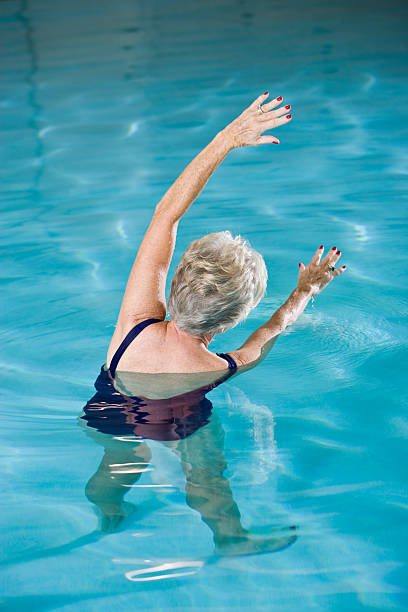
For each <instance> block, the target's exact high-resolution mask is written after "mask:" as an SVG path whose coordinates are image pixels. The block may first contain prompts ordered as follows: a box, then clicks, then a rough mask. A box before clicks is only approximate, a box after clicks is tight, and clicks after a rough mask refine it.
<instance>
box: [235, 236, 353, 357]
mask: <svg viewBox="0 0 408 612" xmlns="http://www.w3.org/2000/svg"><path fill="white" fill-rule="evenodd" d="M322 255H323V246H321V247H319V248H318V249H317V251H316V253H315V255H314V256H313V259H312V261H311V262H310V263H309V264H308V265H307V266H305V265H303V264H302V263H300V264H299V278H298V284H297V287H296V289H294V291H292V293H291V294H290V296H289V298H288V299H287V300H286V302H285V303H284V304H282V306H281V307H280V308H278V310H277V311H276V312H275V313H274V314H273V315H272V317H271V318H270V319H269V321H267V322H266V323H264V325H261V327H259V328H258V329H257V330H256V331H254V333H253V334H252V335H251V336H249V338H248V340H247V341H246V342H245V343H244V344H243V345H242V346H241V347H240V348H239V349H237V350H236V351H233V352H229V353H228V354H229V355H231V356H232V357H233V358H234V359H235V361H236V362H237V365H238V366H250V367H253V366H255V365H257V364H258V363H259V362H260V361H262V359H264V357H265V356H266V355H267V353H268V352H269V350H270V348H271V346H272V345H273V343H274V341H275V340H276V338H277V337H278V335H279V334H280V333H282V332H283V331H284V330H285V329H286V328H287V327H288V326H289V325H291V324H292V323H294V322H295V321H296V319H297V318H298V317H299V315H301V314H302V312H303V311H304V309H305V308H306V306H307V304H308V303H309V301H310V299H311V298H312V297H313V296H314V295H317V294H318V293H320V292H321V291H322V290H323V289H324V288H325V287H327V285H328V284H329V283H330V282H331V281H332V280H333V279H334V278H336V277H337V276H339V275H340V274H342V273H343V272H344V271H345V269H346V266H342V267H341V268H337V269H334V266H335V264H336V263H337V261H338V260H339V258H340V256H341V252H340V251H338V250H337V249H336V247H333V248H332V249H330V251H329V252H328V253H327V255H326V257H324V258H323V259H322Z"/></svg>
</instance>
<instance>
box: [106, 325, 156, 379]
mask: <svg viewBox="0 0 408 612" xmlns="http://www.w3.org/2000/svg"><path fill="white" fill-rule="evenodd" d="M160 321H161V319H146V321H142V322H141V323H138V324H137V325H135V326H134V327H133V328H132V329H131V330H130V332H129V333H128V334H127V336H126V337H125V339H124V340H123V342H122V343H121V344H120V346H119V348H118V350H117V351H116V353H115V354H114V356H113V357H112V360H111V364H110V366H109V372H110V374H111V376H112V378H114V376H115V372H116V368H117V367H118V363H119V360H120V358H121V357H122V355H123V353H124V352H125V351H126V349H127V347H128V346H129V344H130V343H131V342H132V340H134V339H135V338H136V336H137V335H138V334H140V332H141V331H142V330H144V328H145V327H147V326H148V325H151V324H152V323H159V322H160Z"/></svg>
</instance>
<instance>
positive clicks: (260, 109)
mask: <svg viewBox="0 0 408 612" xmlns="http://www.w3.org/2000/svg"><path fill="white" fill-rule="evenodd" d="M258 113H263V114H265V111H264V110H262V106H261V105H260V104H258Z"/></svg>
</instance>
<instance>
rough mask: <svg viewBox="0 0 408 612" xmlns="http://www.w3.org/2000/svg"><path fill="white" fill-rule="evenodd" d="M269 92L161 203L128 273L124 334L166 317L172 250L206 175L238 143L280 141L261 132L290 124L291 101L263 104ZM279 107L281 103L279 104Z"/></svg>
mask: <svg viewBox="0 0 408 612" xmlns="http://www.w3.org/2000/svg"><path fill="white" fill-rule="evenodd" d="M267 97H268V93H267V92H266V93H265V94H263V95H262V96H259V97H258V98H256V100H254V101H253V102H252V104H251V105H250V106H249V107H248V108H246V109H245V110H244V111H243V112H242V113H241V115H239V117H237V118H236V119H234V121H232V122H231V123H230V124H229V125H227V126H226V127H225V128H224V129H223V130H222V131H221V132H219V133H218V134H217V135H216V136H215V138H214V139H213V140H212V141H211V142H210V143H209V144H208V145H207V146H206V147H205V149H203V150H202V151H201V152H200V153H199V154H198V155H197V156H196V157H195V158H194V159H193V161H192V162H190V164H189V165H188V166H187V167H186V169H185V170H184V171H183V172H182V173H181V174H180V176H179V177H178V178H177V180H176V181H175V182H174V184H173V185H172V186H171V187H170V188H169V189H168V191H167V192H166V193H165V194H164V196H163V197H162V199H161V200H160V202H159V203H158V204H157V206H156V208H155V211H154V214H153V218H152V220H151V222H150V225H149V227H148V229H147V231H146V234H145V236H144V238H143V241H142V244H141V245H140V248H139V251H138V253H137V256H136V259H135V262H134V264H133V267H132V270H131V272H130V276H129V280H128V283H127V286H126V291H125V295H124V298H123V302H122V305H121V309H120V313H119V318H118V324H117V328H119V330H118V333H119V334H120V335H122V334H123V333H126V331H127V330H128V329H130V327H132V326H133V325H135V324H136V323H138V322H139V321H142V320H143V319H146V318H149V317H154V318H158V319H164V318H165V316H166V299H165V288H166V278H167V273H168V270H169V266H170V262H171V258H172V255H173V252H174V247H175V242H176V235H177V227H178V222H179V220H180V219H181V217H182V216H183V215H184V213H185V212H186V211H187V210H188V208H189V207H190V206H191V204H192V203H193V202H194V200H195V199H196V198H197V196H198V195H199V194H200V192H201V191H202V189H203V188H204V186H205V184H206V183H207V181H208V179H209V178H210V176H211V175H212V173H213V172H214V170H215V169H216V168H217V167H218V166H219V164H220V163H221V162H222V160H223V159H224V158H225V157H226V155H227V154H228V153H229V152H230V151H231V150H232V149H234V148H236V147H242V146H256V145H259V144H269V143H276V144H278V143H279V141H278V139H277V138H275V137H274V136H270V135H264V136H263V135H262V134H263V132H265V131H267V130H270V129H272V128H274V127H277V126H279V125H282V124H284V123H287V122H288V121H290V119H291V117H292V116H291V115H288V114H287V112H288V110H289V109H290V106H288V105H287V106H279V105H280V104H281V102H282V98H281V97H278V98H275V99H274V100H272V101H271V102H268V103H265V104H263V105H262V108H261V106H260V105H261V104H262V103H264V102H265V101H266V99H267ZM278 106H279V108H277V107H278Z"/></svg>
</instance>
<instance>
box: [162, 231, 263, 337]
mask: <svg viewBox="0 0 408 612" xmlns="http://www.w3.org/2000/svg"><path fill="white" fill-rule="evenodd" d="M267 278H268V273H267V271H266V266H265V262H264V259H263V257H262V255H261V254H260V253H258V252H257V251H255V250H254V249H253V248H251V246H250V244H249V242H248V241H247V240H245V239H243V238H241V236H239V235H238V236H235V237H233V236H232V234H231V232H229V231H225V232H216V233H213V234H208V235H207V236H203V237H202V238H199V239H198V240H194V241H193V242H192V243H191V244H190V246H189V247H188V249H187V250H186V252H185V253H184V255H183V256H182V258H181V260H180V262H179V264H178V266H177V268H176V272H175V274H174V276H173V279H172V281H171V290H170V297H169V301H168V310H169V314H170V315H171V318H172V319H173V321H174V323H175V324H176V325H177V327H178V328H179V329H180V330H183V331H186V332H188V333H190V334H192V335H193V336H202V335H203V334H208V333H215V332H218V331H220V330H221V329H222V328H225V329H230V328H231V327H234V326H235V325H237V323H239V322H240V321H242V320H243V319H245V318H246V317H247V316H248V314H249V312H250V311H251V310H252V309H253V308H255V306H256V305H257V304H258V303H259V302H260V300H261V299H262V297H263V295H264V293H265V290H266V282H267Z"/></svg>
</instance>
